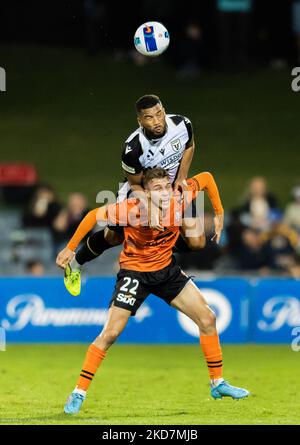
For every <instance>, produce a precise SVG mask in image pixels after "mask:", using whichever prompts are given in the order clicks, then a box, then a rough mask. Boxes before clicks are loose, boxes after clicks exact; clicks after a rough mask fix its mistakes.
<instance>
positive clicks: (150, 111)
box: [138, 104, 167, 137]
mask: <svg viewBox="0 0 300 445" xmlns="http://www.w3.org/2000/svg"><path fill="white" fill-rule="evenodd" d="M138 123H139V124H140V126H141V127H143V128H144V129H145V130H146V132H147V133H148V134H150V135H153V136H154V137H160V136H162V135H163V134H164V132H165V130H166V125H167V124H166V113H165V109H164V108H163V107H162V105H161V104H157V105H155V106H154V107H152V108H146V109H145V110H141V111H140V112H139V114H138Z"/></svg>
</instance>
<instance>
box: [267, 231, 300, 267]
mask: <svg viewBox="0 0 300 445" xmlns="http://www.w3.org/2000/svg"><path fill="white" fill-rule="evenodd" d="M298 238H299V236H298V234H297V232H295V231H294V230H293V229H291V228H290V227H289V226H287V225H286V224H284V223H281V222H279V223H275V224H273V225H272V228H271V230H270V231H268V232H265V233H264V234H262V239H263V240H264V242H266V243H267V246H268V247H269V248H270V249H271V252H272V257H273V263H274V264H273V268H274V269H277V270H281V271H286V272H288V271H289V269H290V268H291V267H292V266H293V264H294V261H295V254H296V250H295V249H296V247H297V244H298Z"/></svg>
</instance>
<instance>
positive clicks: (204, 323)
mask: <svg viewBox="0 0 300 445" xmlns="http://www.w3.org/2000/svg"><path fill="white" fill-rule="evenodd" d="M197 324H198V327H199V329H200V332H201V333H202V334H206V335H210V334H212V333H214V332H215V329H216V315H215V313H214V312H213V311H212V310H211V309H210V308H209V307H208V308H207V310H206V311H205V313H204V314H202V317H201V319H199V320H198V322H197Z"/></svg>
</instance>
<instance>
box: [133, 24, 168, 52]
mask: <svg viewBox="0 0 300 445" xmlns="http://www.w3.org/2000/svg"><path fill="white" fill-rule="evenodd" d="M169 43H170V37H169V33H168V31H167V29H166V28H165V27H164V25H162V24H161V23H159V22H146V23H144V24H143V25H141V26H140V27H139V28H138V29H137V30H136V33H135V35H134V46H135V47H136V49H137V50H138V51H139V52H140V53H141V54H143V55H144V56H150V57H155V56H159V55H160V54H162V53H163V52H164V51H165V50H166V49H167V48H168V46H169Z"/></svg>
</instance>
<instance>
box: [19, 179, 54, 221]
mask: <svg viewBox="0 0 300 445" xmlns="http://www.w3.org/2000/svg"><path fill="white" fill-rule="evenodd" d="M60 210H61V206H60V204H59V203H58V201H57V200H56V197H55V194H54V191H53V189H52V187H50V186H48V185H40V186H39V187H38V188H37V190H36V191H35V193H34V195H33V198H32V199H31V201H30V202H29V205H28V206H27V207H26V208H25V210H24V213H23V218H22V223H23V226H24V227H48V228H50V227H52V223H53V221H54V219H55V218H56V217H57V215H58V214H59V212H60Z"/></svg>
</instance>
